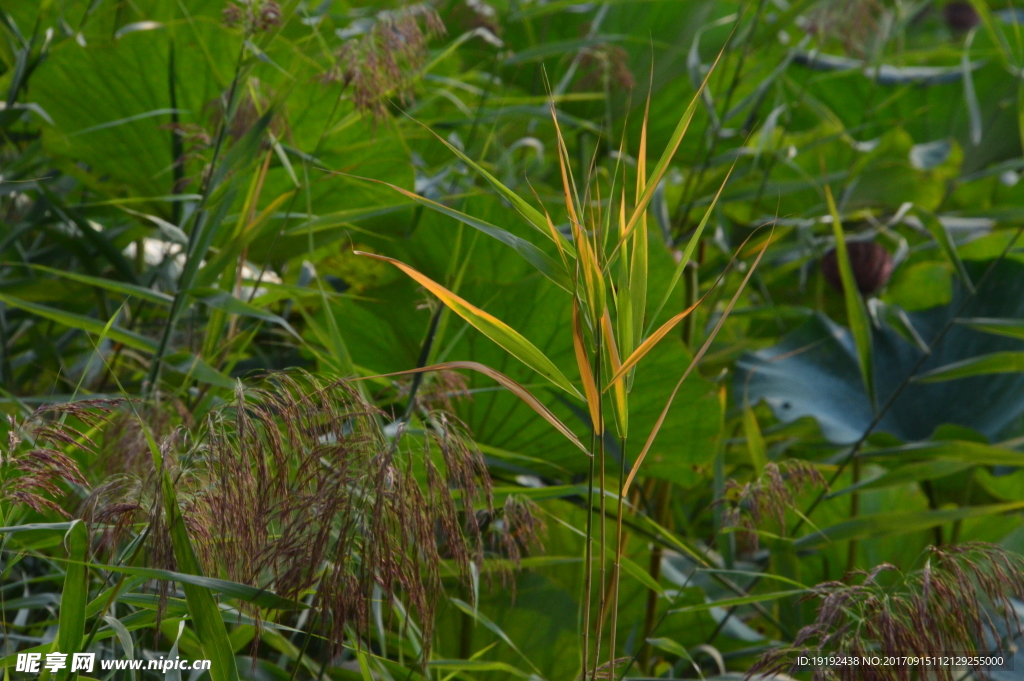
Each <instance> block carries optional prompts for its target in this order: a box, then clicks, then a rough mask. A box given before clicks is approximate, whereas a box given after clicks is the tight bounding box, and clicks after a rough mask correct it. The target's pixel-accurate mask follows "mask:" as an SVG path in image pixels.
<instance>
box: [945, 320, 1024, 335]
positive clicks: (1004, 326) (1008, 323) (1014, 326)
mask: <svg viewBox="0 0 1024 681" xmlns="http://www.w3.org/2000/svg"><path fill="white" fill-rule="evenodd" d="M956 323H957V324H963V325H964V326H969V327H971V328H972V329H976V330H978V331H984V332H985V333H992V334H995V335H997V336H1008V337H1010V338H1020V339H1021V340H1024V319H993V318H987V317H968V318H966V319H957V320H956Z"/></svg>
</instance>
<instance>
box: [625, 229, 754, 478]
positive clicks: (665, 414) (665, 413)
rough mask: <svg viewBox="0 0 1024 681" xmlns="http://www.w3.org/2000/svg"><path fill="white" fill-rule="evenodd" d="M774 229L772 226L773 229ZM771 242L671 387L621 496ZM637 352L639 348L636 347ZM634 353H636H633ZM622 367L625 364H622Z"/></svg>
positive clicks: (751, 267) (749, 270)
mask: <svg viewBox="0 0 1024 681" xmlns="http://www.w3.org/2000/svg"><path fill="white" fill-rule="evenodd" d="M772 231H774V228H773V230H772ZM769 243H771V239H769V240H768V241H766V242H765V244H764V246H763V247H762V248H761V252H760V253H758V254H757V258H756V259H755V260H754V262H753V264H752V265H751V266H750V269H748V270H747V274H746V276H745V277H743V281H742V282H741V283H740V285H739V288H737V289H736V293H735V295H733V297H732V300H730V301H729V305H728V306H727V307H726V308H725V310H724V311H723V312H722V316H721V317H720V318H719V319H718V323H717V324H715V328H714V329H713V330H712V331H711V333H710V334H709V335H708V338H707V340H706V341H704V345H702V346H701V348H700V350H699V351H698V352H697V354H696V355H694V357H693V360H691V361H690V365H689V366H688V367H686V371H684V372H683V375H682V377H680V379H679V381H678V382H677V383H676V387H675V388H673V389H672V393H671V394H670V395H669V396H668V400H667V401H666V402H665V407H664V408H663V409H662V410H661V415H660V416H658V420H657V421H656V422H655V424H654V428H652V429H651V434H650V435H649V436H648V437H647V442H646V444H644V448H643V450H642V451H641V452H640V454H639V455H638V456H637V457H636V461H634V462H633V467H632V468H631V469H630V471H629V475H627V476H626V482H625V484H624V485H623V486H622V496H623V497H625V496H626V492H628V491H629V486H630V485H632V484H633V479H634V478H635V477H636V474H637V472H638V471H639V470H640V465H641V464H642V463H643V462H644V458H645V457H646V456H647V453H648V452H649V451H651V447H652V446H653V445H654V440H655V438H657V437H658V432H659V431H660V430H661V427H662V425H664V423H665V419H666V418H667V417H668V410H669V409H670V408H671V407H672V402H673V401H674V400H675V398H676V394H678V393H679V389H680V388H681V387H682V386H683V381H685V380H686V378H687V377H688V376H689V375H690V373H691V372H692V371H693V370H694V368H695V367H696V366H697V365H698V364H699V363H700V360H701V359H702V358H703V357H704V354H705V353H706V352H707V351H708V348H709V347H711V343H712V342H714V340H715V337H716V336H718V332H719V331H720V330H721V329H722V325H723V324H725V320H726V319H728V318H729V313H730V312H732V309H733V307H735V306H736V301H737V300H739V297H740V295H741V294H742V293H743V291H744V289H746V287H747V282H749V281H750V277H752V276H753V274H754V271H755V270H757V266H758V265H759V264H760V263H761V258H763V257H764V254H765V252H766V251H767V250H768V244H769ZM637 351H638V352H639V348H638V349H637ZM634 354H636V353H634ZM622 366H623V367H624V368H625V367H626V365H625V364H623V365H622Z"/></svg>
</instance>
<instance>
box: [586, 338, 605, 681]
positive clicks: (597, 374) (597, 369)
mask: <svg viewBox="0 0 1024 681" xmlns="http://www.w3.org/2000/svg"><path fill="white" fill-rule="evenodd" d="M594 336H595V343H594V344H595V345H596V347H597V351H596V352H595V353H594V382H595V383H596V384H597V394H598V395H601V394H602V392H601V391H602V390H604V386H603V385H601V373H602V372H601V333H600V331H598V332H597V333H595V334H594ZM603 404H604V400H603V399H602V400H600V401H599V402H598V404H597V414H598V417H597V418H598V421H597V427H598V428H600V430H601V433H600V434H599V435H598V436H597V459H598V466H599V467H600V470H599V471H598V475H599V476H600V482H599V485H600V487H601V492H600V494H601V498H600V500H599V502H598V503H599V505H600V509H601V528H600V537H601V540H600V542H601V543H600V557H599V560H600V561H601V567H600V584H601V601H600V606H599V607H598V610H597V611H598V612H599V613H604V612H605V604H606V596H607V594H606V592H605V589H604V585H605V564H606V563H607V561H606V560H605V556H606V555H607V540H608V539H607V525H608V524H607V522H605V517H606V512H607V510H606V507H605V503H606V499H605V493H604V491H605V489H606V483H605V465H604V464H605V461H604V458H605V456H604V455H605V451H604V427H603V426H604V411H603V409H602V405H603ZM593 515H594V514H593V513H591V514H590V516H591V517H593ZM603 621H604V619H603V617H602V618H599V619H598V621H597V626H596V627H595V629H596V631H595V637H594V638H595V643H594V668H593V670H592V671H591V675H592V678H593V679H595V680H596V679H597V669H598V667H599V666H600V664H599V662H600V656H601V632H602V630H603V627H602V626H601V625H602V623H603Z"/></svg>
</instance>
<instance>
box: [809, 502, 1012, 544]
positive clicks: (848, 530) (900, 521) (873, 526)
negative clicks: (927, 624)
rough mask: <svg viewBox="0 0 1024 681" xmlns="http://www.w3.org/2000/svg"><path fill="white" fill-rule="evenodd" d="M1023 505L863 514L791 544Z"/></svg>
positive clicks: (880, 532)
mask: <svg viewBox="0 0 1024 681" xmlns="http://www.w3.org/2000/svg"><path fill="white" fill-rule="evenodd" d="M1022 508H1024V501H1014V502H1011V503H1006V504H988V505H985V506H963V507H960V508H949V509H941V510H937V511H918V512H915V513H876V514H873V515H863V516H860V517H858V518H854V519H852V520H847V521H844V522H841V523H837V524H835V525H832V526H830V527H826V528H824V529H822V530H818V531H817V532H814V533H812V534H808V535H805V536H803V537H801V538H800V539H797V540H796V541H795V542H793V545H794V547H795V548H796V549H797V550H801V549H809V548H814V547H817V546H822V545H824V544H827V543H829V542H838V541H847V540H850V539H872V538H875V537H885V536H891V535H903V534H910V533H911V532H919V531H921V530H927V529H931V528H933V527H936V526H937V525H944V524H945V523H951V522H955V521H957V520H966V519H968V518H984V517H986V516H991V515H1001V514H1004V513H1011V512H1013V511H1018V510H1020V509H1022Z"/></svg>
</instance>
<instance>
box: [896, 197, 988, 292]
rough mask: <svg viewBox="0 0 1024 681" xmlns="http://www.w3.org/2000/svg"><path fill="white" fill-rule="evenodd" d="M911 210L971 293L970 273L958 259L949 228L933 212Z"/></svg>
mask: <svg viewBox="0 0 1024 681" xmlns="http://www.w3.org/2000/svg"><path fill="white" fill-rule="evenodd" d="M911 212H912V213H914V215H916V216H917V218H918V219H919V220H920V221H921V224H923V225H924V228H925V229H927V230H928V233H929V234H931V235H932V238H933V239H935V243H937V244H938V245H939V249H940V250H941V251H942V254H943V255H944V256H946V259H947V260H949V264H950V265H952V266H953V270H954V271H955V272H956V273H957V276H959V277H960V280H961V281H963V282H964V285H965V286H967V289H968V290H969V291H970V292H971V293H973V292H974V283H973V282H972V281H971V275H970V274H968V273H967V268H966V267H964V263H963V260H961V259H960V254H959V253H957V250H956V244H954V243H953V237H952V236H951V235H950V233H949V230H948V229H946V226H945V225H943V224H942V222H941V221H939V219H938V218H937V217H935V215H934V214H933V213H931V212H929V211H926V210H924V209H922V208H915V209H914V210H913V211H911Z"/></svg>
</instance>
